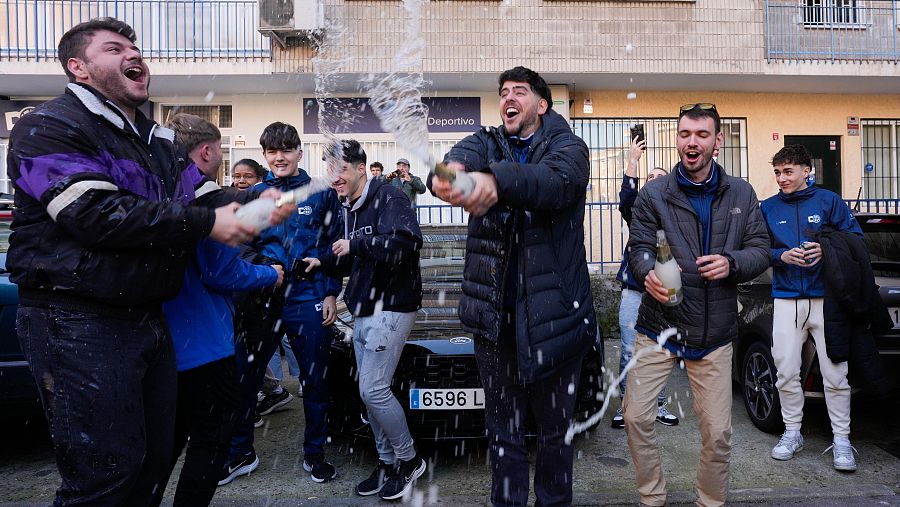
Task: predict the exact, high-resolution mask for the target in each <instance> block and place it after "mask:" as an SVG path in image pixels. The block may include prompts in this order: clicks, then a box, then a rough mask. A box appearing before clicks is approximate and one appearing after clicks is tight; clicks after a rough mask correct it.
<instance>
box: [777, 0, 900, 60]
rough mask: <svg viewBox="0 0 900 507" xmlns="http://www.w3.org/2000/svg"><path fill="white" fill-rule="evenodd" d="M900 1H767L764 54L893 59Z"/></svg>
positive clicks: (899, 53)
mask: <svg viewBox="0 0 900 507" xmlns="http://www.w3.org/2000/svg"><path fill="white" fill-rule="evenodd" d="M898 10H900V0H878V1H861V0H800V1H799V2H798V1H797V0H767V1H766V59H767V61H769V62H772V61H789V60H800V61H825V62H832V63H835V62H893V63H897V62H898V59H900V47H898V42H900V40H898V25H897V23H898V22H900V19H898V12H897V11H898Z"/></svg>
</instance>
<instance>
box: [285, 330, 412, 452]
mask: <svg viewBox="0 0 900 507" xmlns="http://www.w3.org/2000/svg"><path fill="white" fill-rule="evenodd" d="M415 322H416V312H408V313H399V312H379V313H376V314H375V315H371V316H369V317H357V318H356V319H354V328H353V353H354V354H355V355H356V369H357V371H358V372H359V396H360V398H362V401H363V403H364V404H365V405H366V410H367V411H368V413H369V424H371V425H372V433H373V434H374V435H375V447H376V448H377V450H378V457H379V458H380V459H381V461H384V462H385V463H388V464H391V463H394V462H396V460H398V459H401V460H403V461H409V460H411V459H413V458H414V457H415V455H416V450H415V448H414V447H413V439H412V435H410V433H409V427H408V426H407V424H406V413H405V412H404V411H403V407H402V406H401V405H400V402H399V401H397V397H396V396H394V393H393V392H391V380H392V379H393V378H394V372H395V371H396V370H397V363H399V362H400V356H401V354H402V353H403V346H404V345H405V344H406V338H407V337H408V336H409V332H410V330H412V327H413V324H415ZM303 396H304V398H305V397H306V388H305V387H304V391H303Z"/></svg>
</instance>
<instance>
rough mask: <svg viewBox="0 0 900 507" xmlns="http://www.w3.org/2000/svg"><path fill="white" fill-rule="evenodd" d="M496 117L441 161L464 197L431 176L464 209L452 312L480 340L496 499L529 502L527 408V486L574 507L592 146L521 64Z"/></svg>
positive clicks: (591, 326)
mask: <svg viewBox="0 0 900 507" xmlns="http://www.w3.org/2000/svg"><path fill="white" fill-rule="evenodd" d="M498 82H499V87H498V88H499V90H498V91H499V95H500V101H499V104H498V106H499V110H500V117H501V118H502V120H503V125H502V126H501V127H499V128H482V130H480V131H478V132H476V133H474V134H472V135H470V136H468V137H466V138H465V139H463V140H462V141H460V142H459V143H457V144H456V145H455V146H454V147H453V148H452V149H451V150H450V152H449V153H448V154H447V155H446V156H445V157H444V160H445V162H446V163H447V166H448V168H450V169H451V170H456V171H457V172H462V171H465V172H466V175H467V176H468V177H469V178H471V179H472V180H474V183H475V186H474V189H473V190H472V192H471V194H470V195H468V196H464V195H462V194H461V193H460V192H459V191H458V190H454V189H453V187H452V185H451V184H450V183H448V182H446V181H444V180H441V179H439V178H435V177H431V178H429V184H430V186H431V189H432V192H433V193H434V194H435V195H436V196H437V197H439V198H440V199H442V200H444V201H447V202H449V203H451V204H454V205H457V206H463V207H464V208H465V209H466V210H467V211H468V212H469V213H470V218H469V235H468V239H467V240H466V265H465V270H464V273H463V285H462V289H463V296H462V299H461V300H460V303H459V318H460V322H462V325H463V328H464V329H465V330H466V331H469V332H471V333H472V334H473V335H474V336H475V357H476V359H477V361H478V371H479V373H480V375H481V382H482V385H483V386H484V390H485V419H486V424H487V429H488V438H489V439H490V446H491V464H492V474H493V477H492V486H491V501H492V502H493V503H494V504H495V505H525V504H526V503H527V502H528V489H529V488H528V452H527V449H526V447H525V440H524V437H523V436H522V425H523V423H524V418H525V415H526V412H527V411H531V413H532V414H533V415H534V419H535V423H536V425H537V427H538V433H539V434H540V435H541V437H540V439H539V440H538V452H537V458H536V463H535V478H534V492H535V495H536V497H537V503H538V504H541V505H568V504H571V503H572V458H573V456H572V446H571V445H566V443H565V438H564V437H565V433H566V431H567V430H568V428H569V425H570V424H571V423H572V414H573V412H574V407H575V391H576V390H575V387H577V386H578V382H579V379H580V377H581V358H582V356H583V354H584V353H585V352H586V351H587V350H588V348H589V347H590V346H591V345H592V343H593V342H594V340H595V339H596V338H597V336H598V330H597V322H596V318H595V316H594V310H593V299H592V297H591V289H590V278H589V277H588V270H587V263H586V261H585V259H586V256H585V250H584V202H585V187H586V186H587V182H588V177H589V175H590V167H589V164H588V149H587V145H585V143H584V141H582V140H581V139H580V138H579V137H578V136H576V135H575V134H574V133H573V132H572V129H571V128H570V127H569V124H568V122H567V121H566V120H565V119H564V118H563V117H562V116H560V115H559V114H557V113H556V112H554V111H553V109H552V106H553V99H552V97H551V95H550V88H549V87H548V86H547V83H546V82H545V81H544V79H543V78H542V77H541V76H540V74H538V73H537V72H534V71H532V70H530V69H526V68H525V67H516V68H513V69H510V70H508V71H506V72H504V73H503V74H501V75H500V78H499V80H498Z"/></svg>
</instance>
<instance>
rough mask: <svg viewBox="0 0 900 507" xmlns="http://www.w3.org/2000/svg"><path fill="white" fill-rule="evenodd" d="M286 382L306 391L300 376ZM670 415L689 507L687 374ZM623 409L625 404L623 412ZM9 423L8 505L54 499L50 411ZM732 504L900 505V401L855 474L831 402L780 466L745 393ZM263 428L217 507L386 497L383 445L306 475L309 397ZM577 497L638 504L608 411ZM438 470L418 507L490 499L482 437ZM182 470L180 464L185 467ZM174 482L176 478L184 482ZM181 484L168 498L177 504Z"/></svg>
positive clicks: (872, 432) (457, 506) (856, 412)
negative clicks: (251, 464) (316, 477)
mask: <svg viewBox="0 0 900 507" xmlns="http://www.w3.org/2000/svg"><path fill="white" fill-rule="evenodd" d="M616 345H617V344H616V343H615V342H607V348H606V350H607V360H606V362H607V366H608V367H613V368H614V369H617V366H613V365H617V364H618V359H617V354H618V349H617V348H616ZM287 386H288V387H289V388H290V389H291V391H292V392H296V389H297V384H296V381H293V382H288V383H287ZM669 395H670V396H671V397H672V403H671V404H670V410H671V411H672V412H673V413H675V414H677V415H680V416H681V418H682V422H681V424H680V425H679V426H675V427H665V426H662V425H657V432H658V438H659V443H660V449H661V453H662V457H663V466H664V468H665V470H666V477H667V481H668V489H669V492H670V503H671V504H689V503H692V502H693V500H694V499H695V496H694V494H693V492H692V489H693V480H694V475H695V473H696V462H697V458H698V455H699V440H700V438H699V435H698V433H697V430H696V419H695V417H694V415H693V413H692V410H691V403H690V395H689V389H688V384H687V378H686V376H685V374H684V372H683V371H680V370H676V372H675V373H674V375H673V377H672V379H671V380H670V382H669ZM617 406H618V401H617V400H616V401H614V402H613V404H612V406H611V407H612V409H613V410H614V409H615V407H617ZM8 416H9V414H6V415H5V416H4V417H3V419H2V421H0V484H2V487H0V504H15V505H45V504H47V503H49V502H51V501H52V498H53V493H54V491H55V489H56V487H57V484H58V481H59V478H58V476H57V474H56V469H55V465H54V461H53V455H52V451H51V449H50V446H49V443H48V440H47V434H46V428H45V426H44V425H43V424H42V423H41V422H40V421H41V418H40V417H39V416H38V417H31V418H30V419H29V420H28V422H24V421H23V419H22V418H21V417H16V418H12V419H10V418H9V417H8ZM732 419H733V425H734V432H733V436H732V445H733V449H732V458H731V483H730V487H731V492H730V497H729V500H730V504H732V505H762V504H765V505H783V506H788V505H790V506H799V505H816V506H840V507H849V506H858V505H859V506H861V505H897V506H900V496H897V495H898V494H900V400H896V401H895V402H894V403H876V402H874V401H873V400H867V399H865V398H864V397H863V396H859V397H856V398H855V399H854V403H853V411H852V420H853V422H852V430H853V434H852V435H851V440H852V442H853V445H854V446H855V447H856V449H857V450H858V451H859V456H858V457H857V461H858V465H859V470H858V471H857V472H855V473H852V474H846V473H841V472H837V471H835V470H834V469H833V468H832V464H831V453H830V452H829V453H826V454H824V455H823V454H820V453H821V452H822V451H824V450H825V448H826V447H828V445H829V444H830V438H831V434H830V426H829V424H828V416H827V413H826V411H825V405H824V403H822V402H809V403H807V407H806V410H805V415H804V429H803V432H804V435H805V438H806V443H805V448H804V450H803V451H802V452H800V453H799V454H798V455H797V456H796V457H795V458H794V459H793V460H791V461H787V462H780V461H775V460H773V459H771V458H770V457H769V451H770V450H771V448H772V446H773V445H774V444H775V443H776V441H777V439H778V437H777V436H776V435H768V434H765V433H762V432H760V431H759V430H757V429H756V428H755V427H753V425H752V424H750V422H749V420H748V418H747V415H746V413H745V411H744V407H743V403H742V401H741V398H740V392H739V390H738V389H737V388H735V390H734V405H733V410H732ZM265 420H266V426H264V427H263V428H260V429H258V430H257V434H256V436H257V452H258V454H259V456H260V459H261V465H260V467H259V469H258V470H257V471H256V472H254V473H253V474H252V475H251V476H249V477H243V478H240V479H237V480H236V481H234V482H233V483H232V484H230V485H227V486H224V487H221V488H219V491H218V492H217V494H216V498H215V500H214V505H285V506H286V505H373V504H378V503H380V502H379V501H378V500H376V499H371V498H359V497H356V496H354V494H353V488H354V486H355V484H356V483H357V482H358V481H359V480H361V479H362V478H364V477H365V476H367V475H368V473H369V472H370V471H371V467H372V466H373V465H374V462H375V459H376V457H375V452H374V444H373V443H372V442H371V441H367V440H357V441H353V440H349V439H346V438H342V437H334V438H332V440H331V442H330V444H329V446H328V449H327V453H328V457H329V459H330V460H331V461H332V462H333V463H334V465H335V466H336V467H337V468H338V471H339V476H338V478H337V479H336V480H334V481H331V482H328V483H325V484H316V483H313V482H312V481H311V480H309V478H308V474H306V473H305V472H303V470H302V455H301V453H300V452H299V450H298V449H299V448H300V439H301V438H302V432H303V414H302V408H301V404H300V402H299V400H295V401H293V402H292V403H290V404H289V405H287V406H286V410H284V411H281V412H277V413H274V414H272V415H270V416H268V417H267V418H266V419H265ZM575 445H576V449H577V453H576V461H575V473H574V477H575V484H574V490H575V503H576V504H578V505H634V504H635V503H637V495H636V493H635V491H634V480H633V468H632V465H631V458H630V456H629V453H628V448H627V445H626V438H625V433H624V431H623V430H614V429H611V428H610V427H609V415H607V416H606V417H605V418H604V420H603V421H602V423H601V424H600V426H599V427H597V428H596V429H595V430H594V431H593V432H591V433H589V434H586V435H583V436H581V437H579V438H577V439H576V442H575ZM417 447H418V449H419V451H420V453H422V454H423V455H424V456H425V457H427V459H428V460H429V469H428V472H426V475H425V476H424V480H420V482H419V484H418V488H417V490H416V492H415V494H414V497H413V498H411V499H410V500H411V502H412V503H413V504H414V505H429V504H434V505H452V506H453V507H463V506H469V505H485V504H486V501H487V496H486V495H487V491H488V489H489V486H490V475H489V469H488V466H487V452H486V446H485V444H484V442H483V441H477V440H475V441H457V442H446V443H441V444H433V443H427V442H418V443H417ZM174 476H175V477H177V470H176V472H175V474H174ZM173 480H174V479H173ZM172 491H173V485H172V484H170V485H169V492H168V493H167V496H166V498H167V499H171V493H172Z"/></svg>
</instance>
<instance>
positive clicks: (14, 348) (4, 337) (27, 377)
mask: <svg viewBox="0 0 900 507" xmlns="http://www.w3.org/2000/svg"><path fill="white" fill-rule="evenodd" d="M11 197H12V196H9V195H6V194H0V407H21V408H36V407H38V406H39V405H40V399H39V397H38V392H37V386H36V385H35V383H34V379H33V378H32V377H31V371H30V370H29V369H28V362H27V361H25V355H24V354H23V353H22V349H21V348H20V347H19V339H18V338H17V337H16V308H17V306H18V304H19V290H18V288H17V287H16V285H15V284H13V283H11V282H10V281H9V272H7V271H6V250H7V249H8V248H9V234H10V229H9V226H10V224H11V223H12V199H11Z"/></svg>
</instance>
